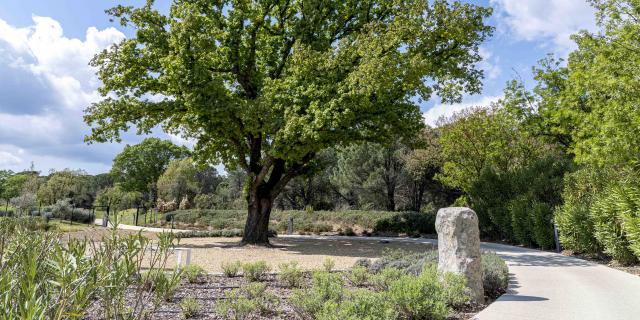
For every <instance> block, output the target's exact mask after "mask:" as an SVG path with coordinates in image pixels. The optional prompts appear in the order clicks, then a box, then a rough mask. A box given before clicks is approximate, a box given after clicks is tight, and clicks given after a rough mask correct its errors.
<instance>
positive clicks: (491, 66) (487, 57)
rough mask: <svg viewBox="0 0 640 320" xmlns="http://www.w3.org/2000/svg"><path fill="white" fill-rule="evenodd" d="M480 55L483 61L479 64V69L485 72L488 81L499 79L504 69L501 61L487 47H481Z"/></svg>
mask: <svg viewBox="0 0 640 320" xmlns="http://www.w3.org/2000/svg"><path fill="white" fill-rule="evenodd" d="M478 53H479V54H480V57H482V61H480V62H479V63H478V67H479V68H480V69H482V70H484V75H485V76H486V77H487V79H489V80H494V79H496V78H498V77H499V76H500V74H501V73H502V68H500V65H499V63H500V59H499V58H498V57H497V56H494V55H493V53H492V52H491V51H489V49H487V48H485V47H480V49H479V50H478Z"/></svg>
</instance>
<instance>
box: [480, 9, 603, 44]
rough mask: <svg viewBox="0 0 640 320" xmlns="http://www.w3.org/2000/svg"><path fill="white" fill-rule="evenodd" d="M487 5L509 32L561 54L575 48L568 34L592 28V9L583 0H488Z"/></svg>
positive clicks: (593, 19)
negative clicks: (495, 12)
mask: <svg viewBox="0 0 640 320" xmlns="http://www.w3.org/2000/svg"><path fill="white" fill-rule="evenodd" d="M491 4H492V5H494V6H495V7H496V9H497V17H498V19H499V20H498V21H499V23H504V24H505V25H506V27H507V28H509V33H510V34H512V35H514V36H516V37H517V38H519V39H521V40H526V41H543V42H544V43H545V45H551V46H553V47H554V49H555V50H557V51H558V52H559V53H561V54H567V53H568V52H569V51H570V50H571V49H573V48H574V47H575V44H574V43H573V41H572V40H571V39H570V38H569V37H570V36H571V35H572V34H574V33H576V32H577V31H579V30H582V29H587V30H594V28H595V17H594V12H595V11H594V9H593V8H592V7H591V6H590V5H589V4H588V3H587V1H586V0H491Z"/></svg>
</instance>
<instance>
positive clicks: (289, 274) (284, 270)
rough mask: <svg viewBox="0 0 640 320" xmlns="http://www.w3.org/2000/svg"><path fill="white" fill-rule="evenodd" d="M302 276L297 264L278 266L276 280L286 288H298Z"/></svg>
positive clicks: (290, 263)
mask: <svg viewBox="0 0 640 320" xmlns="http://www.w3.org/2000/svg"><path fill="white" fill-rule="evenodd" d="M302 279H303V274H302V270H301V269H300V267H298V263H297V262H289V263H283V264H280V273H279V274H278V280H279V281H280V282H281V283H282V284H284V285H285V286H287V287H299V286H300V285H301V284H302Z"/></svg>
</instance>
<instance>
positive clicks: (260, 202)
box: [242, 192, 274, 245]
mask: <svg viewBox="0 0 640 320" xmlns="http://www.w3.org/2000/svg"><path fill="white" fill-rule="evenodd" d="M273 200H274V199H273V198H272V197H271V196H270V195H269V192H253V194H251V195H249V208H248V211H249V212H248V215H247V221H246V223H245V225H244V234H243V235H242V243H243V244H258V245H269V218H270V216H271V208H272V207H273Z"/></svg>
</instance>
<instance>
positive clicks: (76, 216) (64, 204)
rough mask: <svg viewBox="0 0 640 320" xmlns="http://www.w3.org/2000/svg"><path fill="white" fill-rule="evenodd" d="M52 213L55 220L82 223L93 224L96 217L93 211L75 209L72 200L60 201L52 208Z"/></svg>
mask: <svg viewBox="0 0 640 320" xmlns="http://www.w3.org/2000/svg"><path fill="white" fill-rule="evenodd" d="M51 213H52V214H53V217H54V218H57V219H61V220H71V221H76V222H80V223H86V224H93V222H94V220H95V217H94V215H93V213H92V212H91V210H87V209H84V208H73V206H72V205H71V199H64V200H58V201H57V202H56V203H55V204H54V205H52V206H51Z"/></svg>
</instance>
